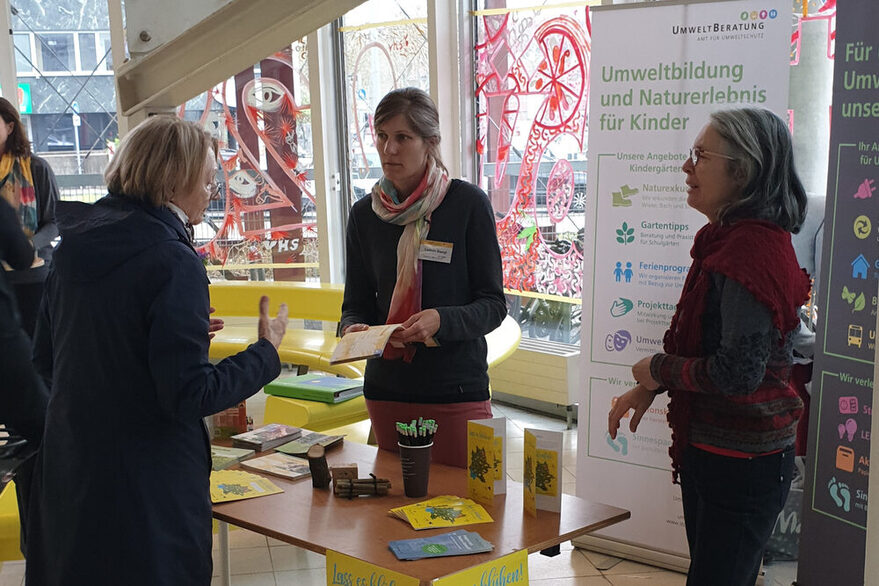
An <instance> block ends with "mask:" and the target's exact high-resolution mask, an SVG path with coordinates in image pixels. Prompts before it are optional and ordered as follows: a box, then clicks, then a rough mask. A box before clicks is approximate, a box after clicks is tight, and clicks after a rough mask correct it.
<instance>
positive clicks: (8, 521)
mask: <svg viewBox="0 0 879 586" xmlns="http://www.w3.org/2000/svg"><path fill="white" fill-rule="evenodd" d="M20 534H21V526H20V525H19V522H18V499H17V498H16V496H15V483H14V482H10V483H9V484H7V485H6V487H5V488H4V489H3V492H2V493H0V561H12V560H22V559H24V557H22V555H21V549H20V537H21V536H20Z"/></svg>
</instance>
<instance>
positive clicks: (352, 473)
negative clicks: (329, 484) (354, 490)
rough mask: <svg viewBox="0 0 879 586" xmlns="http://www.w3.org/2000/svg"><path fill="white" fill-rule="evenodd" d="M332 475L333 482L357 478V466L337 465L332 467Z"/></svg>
mask: <svg viewBox="0 0 879 586" xmlns="http://www.w3.org/2000/svg"><path fill="white" fill-rule="evenodd" d="M330 474H332V476H333V482H335V481H337V480H343V479H350V480H353V479H355V478H357V464H337V465H336V466H331V467H330Z"/></svg>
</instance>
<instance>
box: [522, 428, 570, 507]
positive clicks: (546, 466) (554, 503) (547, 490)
mask: <svg viewBox="0 0 879 586" xmlns="http://www.w3.org/2000/svg"><path fill="white" fill-rule="evenodd" d="M529 436H531V437H529ZM531 438H533V440H532V439H531ZM563 438H564V436H563V434H562V432H560V431H547V430H545V429H529V428H526V429H525V453H524V459H525V462H524V469H523V471H522V480H523V482H522V487H523V490H524V491H525V494H524V496H523V499H522V500H523V502H524V507H525V511H526V512H527V513H529V514H535V513H536V511H533V512H532V509H531V508H530V507H532V506H533V507H534V509H539V510H541V511H554V512H556V513H559V512H561V510H562V488H561V487H562V479H561V474H562V445H563ZM531 474H533V476H531V477H530V478H529V475H531ZM532 482H533V486H534V489H533V491H534V494H533V495H530V494H529V488H528V487H529V486H530V485H531V483H532ZM529 499H532V500H533V503H534V504H533V505H532V504H531V502H529Z"/></svg>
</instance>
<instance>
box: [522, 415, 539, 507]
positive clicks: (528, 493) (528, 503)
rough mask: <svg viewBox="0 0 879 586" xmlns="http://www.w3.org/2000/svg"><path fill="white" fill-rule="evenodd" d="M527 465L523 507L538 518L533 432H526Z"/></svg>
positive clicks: (523, 484)
mask: <svg viewBox="0 0 879 586" xmlns="http://www.w3.org/2000/svg"><path fill="white" fill-rule="evenodd" d="M524 458H525V464H524V468H523V470H522V490H523V491H524V494H523V495H522V505H523V507H524V509H525V512H526V513H527V514H529V515H531V516H532V517H536V516H537V493H536V492H535V488H534V474H535V472H536V470H537V438H536V437H534V434H533V433H531V430H529V429H526V430H525V456H524Z"/></svg>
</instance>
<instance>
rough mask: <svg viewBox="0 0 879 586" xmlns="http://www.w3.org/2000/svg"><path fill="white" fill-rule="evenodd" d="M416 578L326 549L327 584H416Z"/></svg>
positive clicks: (410, 585) (399, 585) (407, 585)
mask: <svg viewBox="0 0 879 586" xmlns="http://www.w3.org/2000/svg"><path fill="white" fill-rule="evenodd" d="M420 583H421V582H420V581H419V580H418V579H417V578H413V577H411V576H407V575H405V574H401V573H399V572H394V571H392V570H388V569H385V568H381V567H379V566H376V565H375V564H369V563H367V562H364V561H363V560H358V559H357V558H354V557H351V556H349V555H345V554H343V553H339V552H337V551H333V550H331V549H328V550H327V586H333V585H336V586H338V585H340V584H342V585H350V586H356V585H358V584H373V585H378V584H382V585H389V584H393V585H394V586H418V585H419V584H420Z"/></svg>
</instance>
